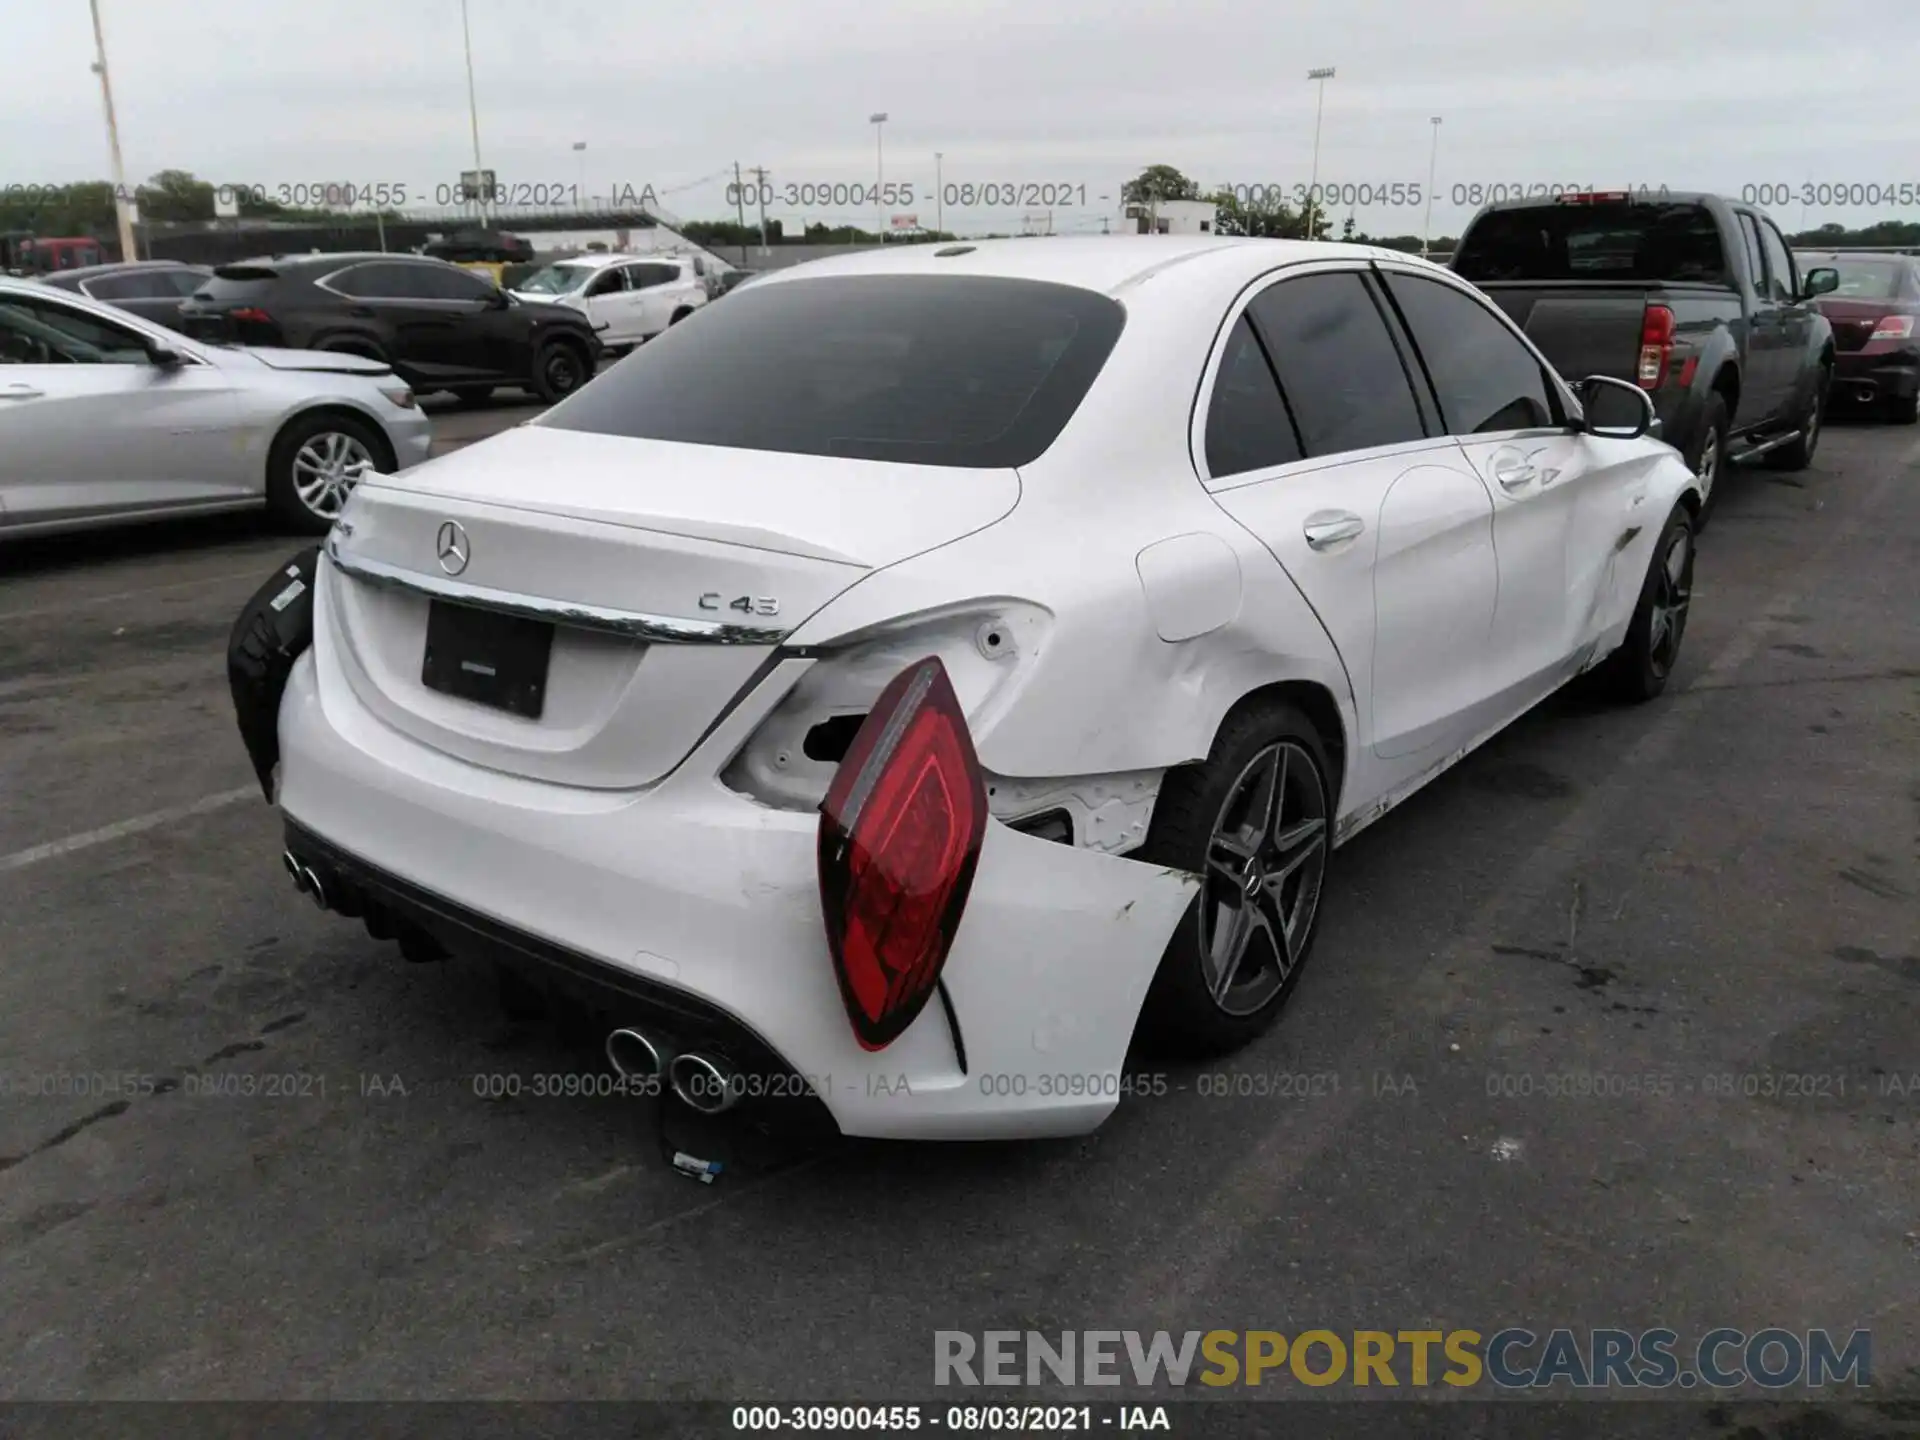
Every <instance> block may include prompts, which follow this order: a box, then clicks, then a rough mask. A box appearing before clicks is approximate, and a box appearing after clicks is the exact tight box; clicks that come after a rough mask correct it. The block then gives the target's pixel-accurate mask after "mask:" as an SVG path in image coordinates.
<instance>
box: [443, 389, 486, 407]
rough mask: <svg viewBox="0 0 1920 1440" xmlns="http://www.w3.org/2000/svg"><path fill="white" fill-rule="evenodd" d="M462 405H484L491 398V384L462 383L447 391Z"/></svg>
mask: <svg viewBox="0 0 1920 1440" xmlns="http://www.w3.org/2000/svg"><path fill="white" fill-rule="evenodd" d="M448 393H450V394H451V395H452V396H453V398H454V399H455V400H457V401H458V402H459V403H460V404H462V405H484V404H486V403H487V401H489V400H491V399H492V398H493V386H491V385H462V386H461V387H460V388H459V389H457V390H453V391H450V392H448Z"/></svg>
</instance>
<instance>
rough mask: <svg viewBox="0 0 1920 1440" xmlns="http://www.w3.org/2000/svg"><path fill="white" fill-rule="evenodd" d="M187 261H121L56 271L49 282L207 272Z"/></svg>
mask: <svg viewBox="0 0 1920 1440" xmlns="http://www.w3.org/2000/svg"><path fill="white" fill-rule="evenodd" d="M208 268H209V267H208V266H205V265H195V264H192V263H190V262H188V261H186V260H119V261H114V262H113V263H111V264H107V265H81V266H79V267H77V268H75V269H72V270H55V271H53V272H52V273H51V274H50V275H48V276H47V277H46V278H47V279H49V280H55V279H58V280H97V279H99V278H100V277H101V276H102V275H136V274H139V273H141V272H142V271H151V270H206V269H208Z"/></svg>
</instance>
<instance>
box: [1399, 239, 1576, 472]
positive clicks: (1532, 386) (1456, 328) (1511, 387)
mask: <svg viewBox="0 0 1920 1440" xmlns="http://www.w3.org/2000/svg"><path fill="white" fill-rule="evenodd" d="M1387 289H1388V290H1389V291H1390V292H1391V293H1392V295H1393V299H1394V303H1395V304H1396V305H1398V306H1399V307H1400V313H1401V315H1402V316H1403V317H1404V318H1405V320H1406V322H1407V328H1408V330H1410V331H1411V332H1412V333H1413V343H1414V344H1415V345H1416V346H1418V347H1419V350H1420V358H1421V359H1422V360H1424V361H1425V362H1426V367H1427V374H1428V375H1429V376H1430V377H1431V378H1432V380H1433V388H1434V389H1435V390H1436V391H1437V392H1438V393H1439V396H1440V415H1441V418H1442V420H1443V421H1444V422H1445V424H1446V427H1447V433H1448V434H1451V435H1473V434H1478V433H1484V432H1488V431H1495V430H1525V429H1530V428H1533V427H1537V426H1543V425H1551V424H1553V423H1554V421H1553V405H1552V403H1551V402H1550V400H1549V399H1548V392H1547V381H1546V377H1545V376H1544V375H1543V374H1542V373H1541V371H1540V362H1539V361H1538V360H1536V359H1534V357H1533V354H1532V352H1531V351H1529V350H1528V349H1527V347H1526V346H1525V345H1522V344H1521V343H1520V342H1519V341H1518V340H1517V339H1515V338H1514V335H1513V332H1512V331H1511V330H1509V329H1507V327H1506V326H1505V325H1502V324H1501V323H1500V321H1499V320H1497V319H1495V318H1494V317H1493V316H1492V315H1491V314H1489V313H1488V312H1487V308H1486V307H1485V306H1484V305H1482V304H1481V303H1480V302H1479V301H1477V300H1475V299H1473V298H1472V297H1470V296H1467V295H1463V294H1461V293H1460V292H1459V291H1458V290H1455V289H1454V288H1453V287H1452V286H1450V285H1443V284H1441V283H1440V282H1439V281H1437V280H1423V279H1421V278H1419V277H1418V276H1414V275H1389V276H1388V277H1387Z"/></svg>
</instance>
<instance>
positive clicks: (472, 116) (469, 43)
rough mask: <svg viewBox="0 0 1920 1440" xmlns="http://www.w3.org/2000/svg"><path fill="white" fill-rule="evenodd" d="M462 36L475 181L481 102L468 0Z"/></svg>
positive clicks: (464, 6) (483, 206) (462, 3)
mask: <svg viewBox="0 0 1920 1440" xmlns="http://www.w3.org/2000/svg"><path fill="white" fill-rule="evenodd" d="M460 38H461V40H462V42H464V43H465V45H466V47H467V119H468V120H469V122H471V124H472V126H473V169H474V183H475V184H478V183H479V182H480V173H481V169H482V167H481V164H480V102H479V101H478V100H477V99H476V98H475V97H474V91H473V33H472V31H471V30H469V29H468V28H467V0H460ZM488 198H490V197H487V196H484V195H483V196H482V197H481V200H480V213H481V214H482V215H485V214H486V213H487V208H486V202H487V199H488Z"/></svg>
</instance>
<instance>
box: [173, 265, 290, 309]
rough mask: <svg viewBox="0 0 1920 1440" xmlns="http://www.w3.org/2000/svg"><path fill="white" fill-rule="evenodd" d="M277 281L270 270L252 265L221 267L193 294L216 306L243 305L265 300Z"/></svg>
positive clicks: (276, 275) (278, 278)
mask: <svg viewBox="0 0 1920 1440" xmlns="http://www.w3.org/2000/svg"><path fill="white" fill-rule="evenodd" d="M279 280H280V277H279V275H278V274H277V273H276V272H274V271H272V270H263V269H260V268H258V267H257V266H252V265H232V266H224V265H223V266H222V267H221V268H220V269H218V270H215V271H214V272H213V274H212V276H211V277H209V278H208V279H207V280H206V281H204V282H203V283H202V284H201V285H200V287H199V288H198V289H197V290H196V291H195V292H194V294H195V295H196V297H198V298H199V299H201V300H206V301H211V302H212V303H214V304H216V305H245V304H249V303H251V302H253V301H256V300H260V299H263V298H265V296H266V294H267V292H268V291H270V290H272V289H273V287H274V286H275V285H276V284H278V283H279Z"/></svg>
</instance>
